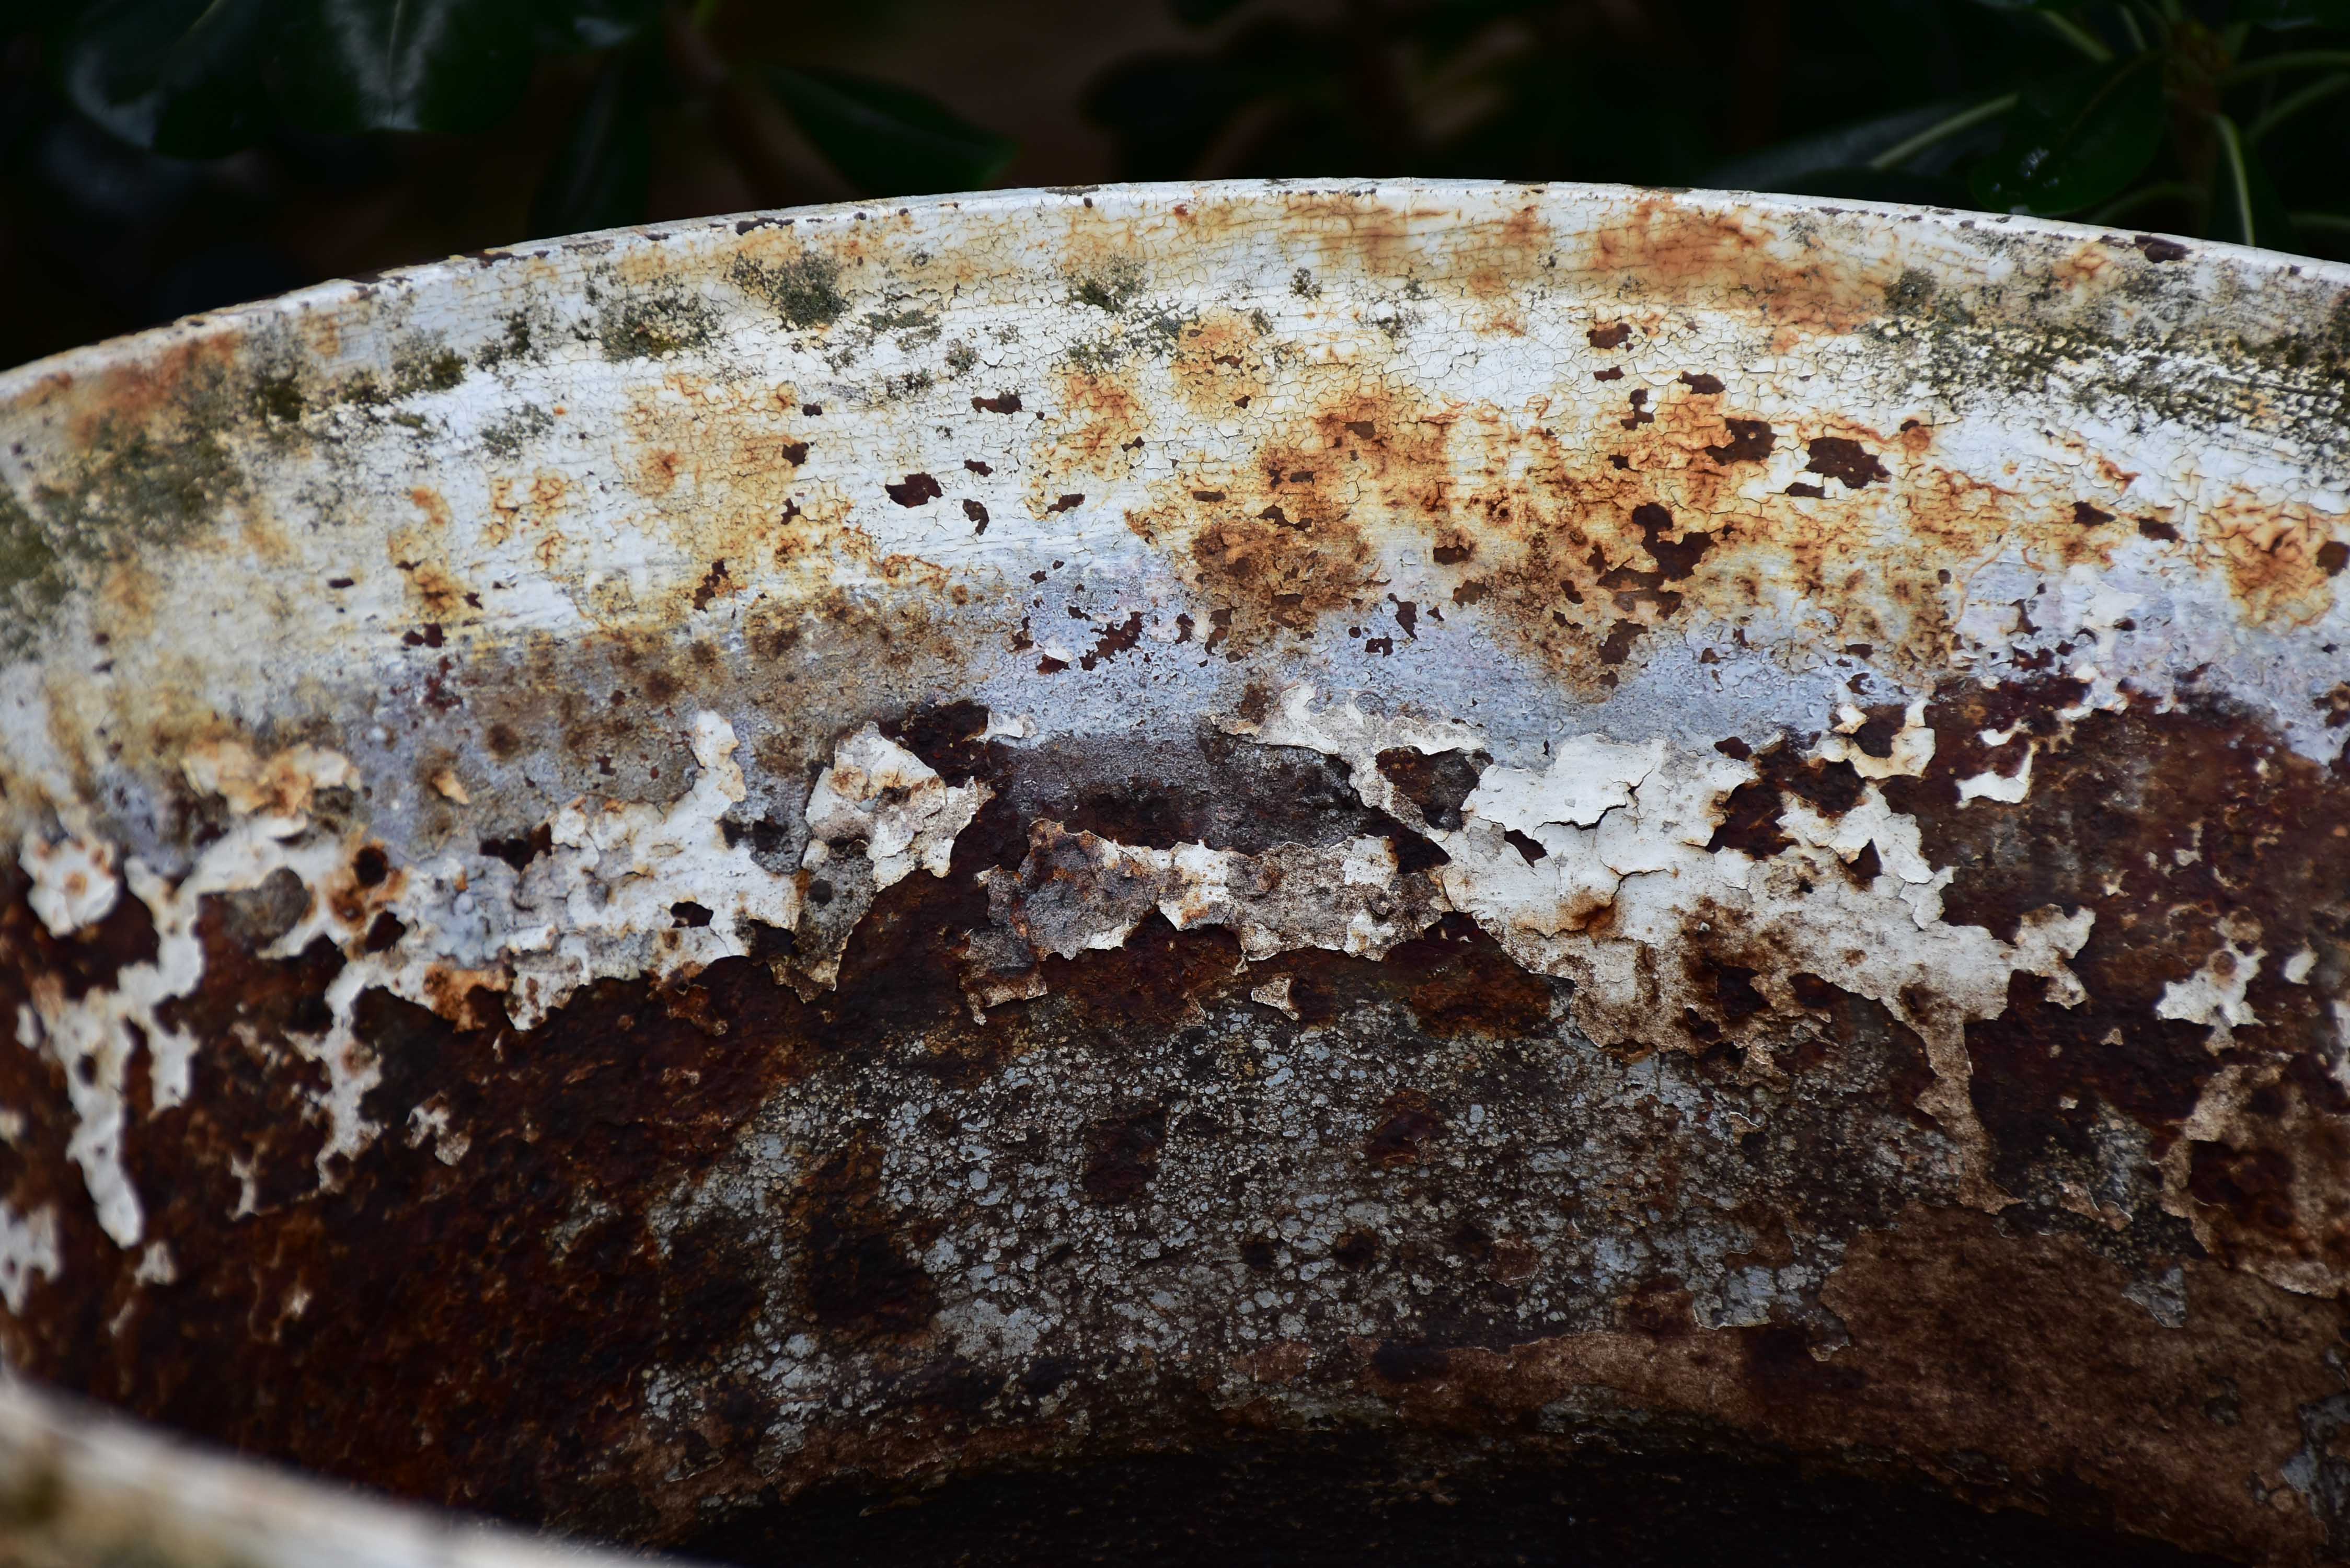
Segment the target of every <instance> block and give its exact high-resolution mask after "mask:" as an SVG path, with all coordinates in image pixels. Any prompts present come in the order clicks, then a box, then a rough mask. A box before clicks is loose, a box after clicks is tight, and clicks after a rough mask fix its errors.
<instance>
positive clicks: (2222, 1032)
mask: <svg viewBox="0 0 2350 1568" xmlns="http://www.w3.org/2000/svg"><path fill="white" fill-rule="evenodd" d="M2260 936H2261V928H2260V923H2259V922H2258V921H2257V920H2252V919H2246V918H2243V917H2241V916H2234V917H2230V919H2228V920H2225V921H2222V922H2221V927H2220V937H2221V945H2220V946H2219V947H2217V948H2214V949H2213V950H2211V952H2210V955H2209V956H2208V957H2206V958H2205V959H2204V961H2203V963H2202V965H2201V967H2200V968H2199V969H2197V970H2196V971H2195V972H2194V973H2193V974H2190V975H2189V976H2188V977H2187V978H2186V979H2185V980H2174V981H2168V982H2167V983H2165V984H2164V986H2163V988H2162V1000H2161V1001H2159V1002H2156V1003H2155V1004H2154V1015H2155V1016H2156V1017H2157V1018H2167V1019H2171V1020H2175V1021H2177V1022H2179V1023H2200V1024H2204V1025H2206V1026H2207V1027H2209V1028H2210V1031H2211V1034H2210V1041H2209V1044H2210V1048H2211V1049H2212V1050H2214V1051H2223V1050H2226V1049H2227V1048H2228V1047H2229V1046H2230V1045H2231V1044H2234V1043H2235V1031H2237V1030H2239V1029H2247V1028H2251V1026H2252V1025H2254V1024H2257V1023H2260V1017H2259V1015H2258V1014H2257V1013H2255V1012H2253V1011H2252V1008H2251V1003H2250V1002H2247V1001H2246V1000H2245V996H2246V993H2247V992H2250V991H2251V984H2252V981H2254V980H2255V979H2257V978H2258V977H2259V975H2260V972H2261V961H2262V959H2265V958H2266V957H2267V956H2268V951H2267V950H2266V949H2264V948H2258V947H2254V948H2251V949H2249V950H2247V948H2246V947H2245V946H2244V945H2243V944H2245V943H2250V942H2257V941H2259V940H2260ZM2288 978H2290V977H2288Z"/></svg>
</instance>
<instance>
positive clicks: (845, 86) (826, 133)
mask: <svg viewBox="0 0 2350 1568" xmlns="http://www.w3.org/2000/svg"><path fill="white" fill-rule="evenodd" d="M768 80H769V81H771V82H772V83H773V84H774V85H775V96H776V97H777V98H778V99H781V100H782V101H783V105H784V107H785V109H787V110H789V111H790V113H791V117H792V119H794V120H795V121H796V122H797V123H798V125H799V128H800V130H802V131H804V132H806V135H807V139H808V140H810V141H813V142H814V143H816V151H819V152H821V153H823V154H824V155H825V157H826V158H827V160H829V161H831V163H832V166H833V167H834V168H836V169H837V170H839V171H841V173H843V174H844V175H846V176H847V178H848V181H849V183H851V184H853V185H855V186H856V187H857V188H858V190H860V191H862V192H865V193H866V194H868V195H873V196H906V195H923V194H927V193H929V192H936V191H968V190H971V189H973V188H975V187H977V186H981V185H984V184H986V183H987V182H989V181H990V180H993V178H995V176H996V175H997V174H999V173H1001V172H1003V166H1004V165H1005V164H1007V163H1009V162H1011V161H1012V155H1013V154H1014V152H1016V151H1019V147H1018V144H1017V143H1015V142H1014V141H1013V140H1010V139H1009V138H1006V137H1002V136H998V135H996V134H995V133H994V132H993V131H992V130H982V129H980V128H979V127H978V126H975V125H973V124H972V123H971V122H970V121H969V120H966V119H962V118H960V117H959V116H957V115H955V114H953V113H952V112H951V111H950V110H948V109H946V108H944V107H943V106H942V105H941V104H939V103H938V102H937V101H935V100H934V99H929V98H926V97H924V96H923V95H922V94H920V93H918V92H914V91H911V90H910V89H909V88H901V87H897V86H893V85H892V84H890V83H889V82H881V81H875V80H873V79H872V78H868V77H858V76H851V75H850V74H848V73H847V72H846V71H833V70H818V69H816V68H813V67H811V68H808V69H805V70H795V69H792V68H789V67H775V68H774V69H772V70H771V71H770V72H769V73H768Z"/></svg>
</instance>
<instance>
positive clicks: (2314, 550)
mask: <svg viewBox="0 0 2350 1568" xmlns="http://www.w3.org/2000/svg"><path fill="white" fill-rule="evenodd" d="M2197 535H2198V537H2199V540H2200V541H2201V544H2202V545H2203V547H2204V549H2205V550H2207V551H2210V552H2216V553H2217V554H2218V555H2219V556H2220V561H2221V564H2222V565H2223V566H2225V568H2226V570H2227V573H2228V582H2229V587H2230V592H2231V593H2232V594H2233V595H2234V597H2235V599H2236V602H2237V603H2238V604H2240V605H2241V606H2242V607H2243V609H2244V615H2245V618H2246V619H2247V620H2248V621H2250V622H2251V624H2252V625H2254V626H2264V625H2267V624H2269V623H2271V622H2282V623H2283V624H2285V625H2287V626H2308V625H2311V624H2312V623H2314V622H2315V621H2318V620H2320V619H2323V618H2324V616H2325V613H2326V612H2327V611H2328V610H2330V609H2332V608H2333V607H2334V593H2335V591H2336V589H2335V587H2334V584H2335V580H2336V579H2335V576H2334V572H2331V571H2329V570H2327V567H2326V563H2325V561H2324V559H2321V556H2323V555H2324V551H2325V547H2326V545H2328V544H2330V543H2333V542H2334V541H2335V540H2336V539H2337V538H2342V537H2350V527H2345V523H2344V520H2343V519H2342V518H2339V517H2330V516H2327V515H2326V514H2324V513H2321V512H2318V511H2315V510H2314V509H2313V508H2311V507H2309V506H2306V505H2304V504H2302V503H2300V502H2285V503H2282V504H2279V503H2274V502H2267V501H2262V499H2260V498H2259V497H2258V496H2255V495H2252V494H2251V493H2247V492H2242V491H2239V492H2236V493H2232V494H2230V495H2229V496H2228V497H2227V498H2226V499H2225V500H2222V501H2221V502H2220V503H2219V504H2217V505H2215V506H2212V507H2210V508H2208V509H2206V510H2205V511H2204V512H2203V514H2202V515H2201V516H2200V517H2199V519H2198V522H2197ZM2336 569H2337V570H2338V563H2337V568H2336Z"/></svg>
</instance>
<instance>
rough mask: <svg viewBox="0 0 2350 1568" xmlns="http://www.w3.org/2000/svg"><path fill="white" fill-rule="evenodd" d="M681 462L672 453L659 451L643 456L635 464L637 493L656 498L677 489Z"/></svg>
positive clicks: (675, 454)
mask: <svg viewBox="0 0 2350 1568" xmlns="http://www.w3.org/2000/svg"><path fill="white" fill-rule="evenodd" d="M682 466H683V462H682V460H681V459H680V458H679V456H678V454H677V453H675V452H668V451H661V452H648V453H646V454H645V459H644V461H643V462H639V464H637V483H636V489H637V493H638V494H639V495H644V496H650V497H654V498H658V497H660V496H663V495H667V494H668V493H670V492H671V491H672V490H674V489H676V488H677V475H678V470H679V469H680V468H681V467H682Z"/></svg>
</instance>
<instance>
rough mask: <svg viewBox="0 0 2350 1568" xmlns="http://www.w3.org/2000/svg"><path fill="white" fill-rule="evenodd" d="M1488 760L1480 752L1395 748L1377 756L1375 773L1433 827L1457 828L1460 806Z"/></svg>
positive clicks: (1459, 824) (1459, 823)
mask: <svg viewBox="0 0 2350 1568" xmlns="http://www.w3.org/2000/svg"><path fill="white" fill-rule="evenodd" d="M1489 763H1492V758H1491V757H1489V756H1487V755H1485V754H1484V753H1482V752H1474V753H1471V752H1422V751H1418V750H1415V749H1413V748H1412V747H1409V746H1399V747H1396V748H1393V749H1391V750H1388V751H1384V752H1381V753H1379V754H1378V769H1379V772H1380V773H1382V774H1386V775H1387V777H1388V781H1389V782H1390V783H1392V784H1394V785H1395V786H1396V791H1397V793H1398V794H1401V795H1402V796H1403V797H1404V799H1406V800H1408V801H1409V802H1411V804H1412V805H1414V806H1415V807H1417V808H1418V809H1419V815H1420V820H1421V821H1423V822H1425V823H1427V824H1428V826H1430V827H1433V828H1439V829H1444V830H1448V831H1449V830H1451V829H1454V828H1458V827H1459V826H1461V803H1462V802H1464V801H1466V800H1467V799H1468V798H1469V796H1470V795H1471V794H1473V793H1475V791H1476V788H1477V780H1478V778H1479V777H1480V775H1482V774H1483V773H1484V771H1485V768H1486V766H1487V765H1488V764H1489Z"/></svg>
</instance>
